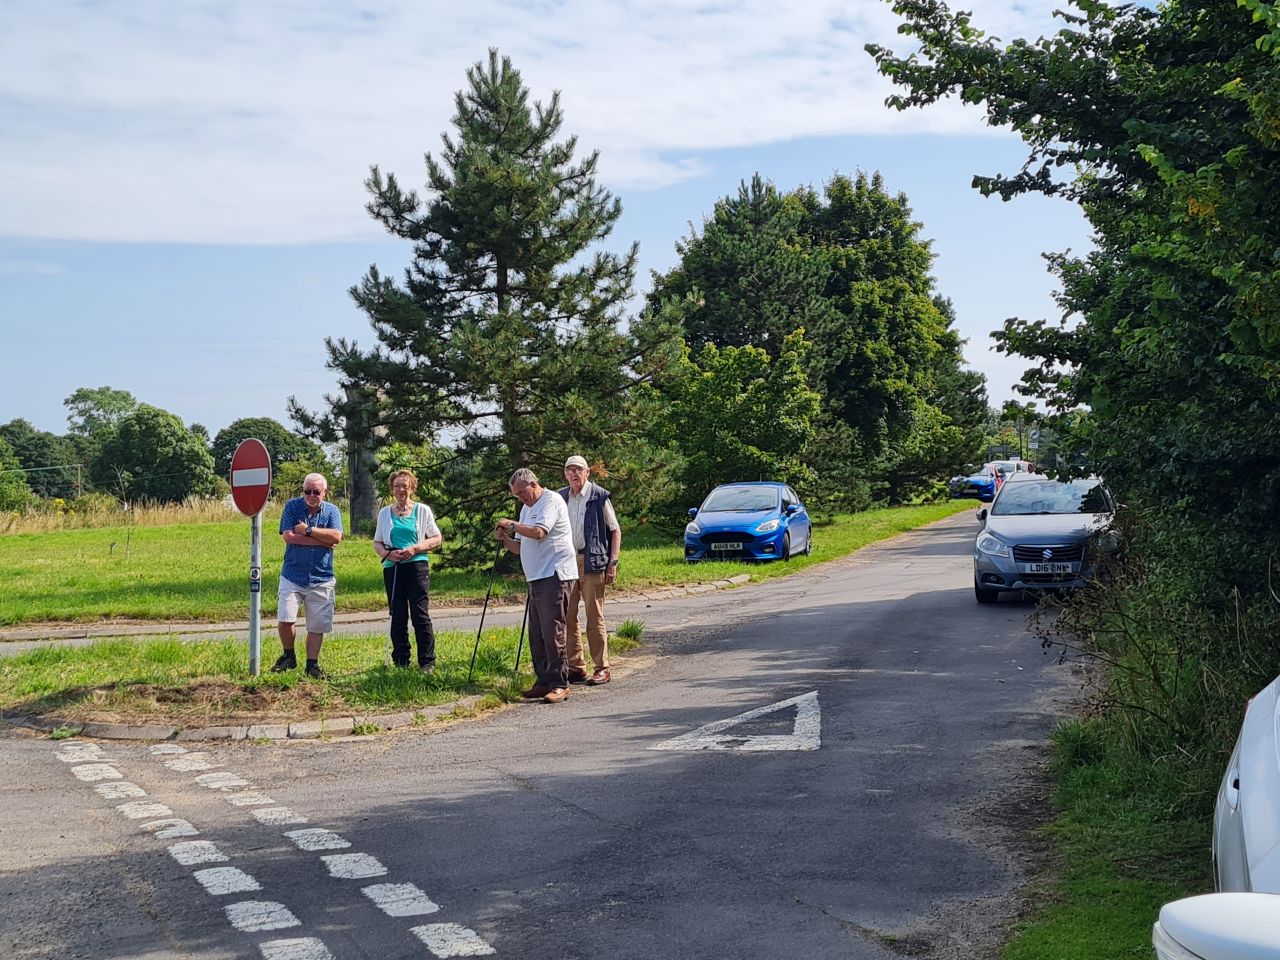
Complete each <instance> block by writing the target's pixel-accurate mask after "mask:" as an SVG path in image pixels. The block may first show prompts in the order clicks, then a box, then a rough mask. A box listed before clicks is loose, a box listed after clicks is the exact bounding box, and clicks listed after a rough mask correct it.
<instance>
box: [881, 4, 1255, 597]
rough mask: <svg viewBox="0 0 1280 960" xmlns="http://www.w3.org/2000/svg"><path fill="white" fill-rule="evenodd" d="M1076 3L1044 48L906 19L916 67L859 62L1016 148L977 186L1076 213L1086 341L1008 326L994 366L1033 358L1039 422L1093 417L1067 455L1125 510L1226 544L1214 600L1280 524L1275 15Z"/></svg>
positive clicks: (908, 14) (947, 22)
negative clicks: (1205, 527)
mask: <svg viewBox="0 0 1280 960" xmlns="http://www.w3.org/2000/svg"><path fill="white" fill-rule="evenodd" d="M1079 6H1080V10H1081V11H1082V13H1081V14H1079V15H1074V14H1073V15H1067V14H1063V15H1062V17H1063V20H1064V27H1063V29H1062V30H1061V31H1059V32H1058V33H1056V34H1055V35H1054V36H1052V37H1051V38H1047V39H1041V40H1038V41H1034V42H1032V41H1026V40H1015V41H1013V42H1012V43H1009V44H1003V43H1000V42H997V41H996V40H994V39H992V38H988V37H986V36H984V35H983V34H982V32H981V31H980V30H979V29H978V28H977V27H976V26H975V25H974V24H973V23H972V21H971V18H970V17H969V16H967V15H965V14H958V13H952V12H951V11H949V10H948V9H947V8H946V6H945V5H944V4H941V3H939V2H936V0H911V2H902V3H898V4H895V10H897V11H898V12H899V13H900V14H902V15H903V16H904V17H905V18H906V25H905V27H904V30H905V32H907V33H908V34H910V35H911V36H913V37H914V38H915V39H916V40H917V41H919V43H920V44H921V49H920V51H919V53H917V54H913V55H912V56H910V57H896V56H894V55H892V54H891V53H889V52H888V51H885V50H883V49H880V48H876V47H873V48H871V49H872V52H873V53H874V54H875V55H876V56H877V58H878V60H879V61H880V64H881V69H882V70H883V71H884V72H885V73H886V74H888V75H889V76H890V77H891V78H893V79H894V80H895V81H897V82H898V83H900V84H902V85H904V86H905V87H907V88H908V90H907V92H906V93H904V94H903V95H902V96H900V97H896V98H894V99H893V101H892V102H893V103H894V104H895V105H897V106H900V107H908V106H914V105H923V104H927V103H931V102H933V101H935V100H937V99H939V98H941V97H943V96H946V95H948V94H950V93H952V92H957V91H958V92H959V93H960V95H961V96H962V97H963V99H965V100H966V101H969V102H973V103H982V104H984V105H985V107H986V109H987V112H988V116H989V118H990V121H991V122H992V123H994V124H998V125H1007V126H1011V127H1012V128H1013V129H1014V130H1016V131H1018V132H1019V133H1020V134H1021V135H1022V137H1023V139H1024V140H1025V141H1026V142H1027V144H1028V145H1029V148H1030V152H1029V155H1028V158H1027V161H1026V163H1025V164H1024V165H1023V167H1022V169H1021V170H1019V171H1018V172H1017V173H1015V174H1013V175H1003V174H995V175H988V176H980V177H976V178H975V185H976V186H978V187H979V188H980V189H982V190H983V191H985V192H987V193H997V194H1000V195H1001V196H1003V197H1005V198H1009V197H1013V196H1017V195H1019V194H1023V193H1030V192H1038V193H1043V194H1047V195H1054V196H1062V197H1065V198H1068V199H1071V200H1074V201H1076V202H1078V203H1080V204H1081V206H1082V208H1083V209H1084V211H1085V212H1086V214H1087V216H1088V217H1089V220H1090V223H1091V224H1092V226H1093V228H1094V239H1095V242H1096V244H1097V249H1096V250H1095V251H1093V252H1091V253H1090V254H1088V255H1087V256H1084V257H1072V256H1069V255H1065V254H1064V255H1055V256H1053V257H1051V258H1050V262H1051V264H1052V265H1053V267H1054V269H1055V270H1056V271H1057V274H1058V276H1059V278H1060V280H1061V282H1062V292H1061V294H1060V297H1059V302H1060V304H1061V306H1062V308H1063V312H1064V315H1069V314H1077V315H1079V316H1080V317H1081V322H1080V323H1078V324H1076V325H1074V326H1071V325H1067V324H1065V323H1061V324H1050V323H1046V322H1045V321H1042V320H1029V321H1027V320H1015V321H1011V322H1010V323H1008V324H1007V325H1006V327H1005V330H1004V331H1003V332H1002V334H1001V342H1002V344H1003V347H1004V349H1006V350H1008V351H1009V352H1012V353H1016V354H1020V355H1022V356H1026V357H1028V358H1031V359H1032V360H1033V361H1035V363H1036V366H1035V367H1033V368H1032V369H1031V370H1029V371H1028V372H1027V374H1026V376H1025V377H1024V385H1025V389H1026V391H1027V392H1028V393H1029V394H1030V395H1032V396H1038V397H1040V398H1042V399H1043V400H1044V401H1045V402H1046V403H1047V404H1048V406H1049V409H1050V412H1054V413H1057V414H1060V415H1061V414H1065V413H1067V412H1070V411H1073V410H1075V409H1077V408H1078V407H1082V406H1087V407H1089V408H1090V409H1091V411H1092V413H1091V415H1090V416H1089V417H1087V418H1080V419H1079V420H1078V422H1077V430H1078V431H1079V432H1078V433H1077V434H1076V436H1075V438H1074V440H1073V441H1071V442H1074V443H1079V444H1082V445H1083V446H1084V447H1085V448H1086V449H1087V452H1088V453H1089V455H1090V461H1091V463H1092V464H1093V465H1094V466H1096V467H1097V468H1099V469H1101V470H1103V471H1105V472H1106V474H1107V475H1108V476H1109V477H1110V479H1111V482H1112V483H1113V484H1115V485H1116V486H1117V487H1119V488H1121V489H1122V490H1123V491H1124V493H1125V496H1126V497H1127V498H1130V499H1135V501H1136V502H1142V503H1145V504H1149V505H1150V506H1152V507H1155V508H1159V509H1162V510H1166V511H1170V513H1169V516H1182V515H1186V512H1187V511H1193V512H1194V513H1195V514H1197V515H1198V516H1200V517H1202V518H1206V519H1210V521H1211V523H1214V524H1219V525H1224V526H1223V527H1222V529H1223V531H1224V532H1225V533H1227V535H1228V536H1231V537H1233V538H1236V540H1237V543H1238V544H1239V546H1240V547H1241V549H1238V550H1236V551H1234V552H1233V557H1232V561H1231V563H1229V564H1228V565H1227V567H1226V568H1223V569H1219V570H1217V571H1216V572H1215V573H1213V574H1211V576H1212V578H1213V580H1215V581H1217V583H1218V585H1219V587H1221V586H1222V585H1223V584H1224V583H1232V582H1235V583H1240V584H1241V585H1242V587H1245V589H1248V590H1256V589H1261V588H1262V586H1263V585H1264V584H1265V583H1266V577H1265V576H1262V575H1260V572H1261V571H1260V569H1259V564H1260V563H1262V562H1263V561H1264V560H1265V557H1266V555H1267V554H1268V553H1270V552H1271V550H1272V549H1273V544H1274V537H1273V536H1272V535H1271V532H1272V531H1274V530H1275V529H1276V528H1277V526H1280V498H1277V497H1276V496H1275V491H1276V490H1277V489H1280V431H1278V430H1277V429H1276V426H1277V421H1276V413H1275V411H1276V409H1277V406H1280V378H1278V377H1277V376H1276V374H1277V373H1278V372H1280V366H1278V364H1280V360H1278V357H1280V300H1278V299H1277V296H1276V284H1277V283H1278V282H1280V281H1278V280H1277V278H1278V277H1280V271H1277V269H1276V264H1275V250H1276V249H1280V190H1278V189H1277V184H1278V183H1280V133H1277V130H1278V129H1280V126H1278V124H1277V117H1280V80H1278V79H1277V78H1280V61H1278V56H1280V53H1278V51H1277V50H1276V47H1275V45H1274V38H1275V36H1276V28H1275V26H1274V25H1273V24H1271V25H1269V22H1268V20H1267V18H1266V16H1264V15H1263V14H1265V13H1266V12H1267V11H1273V10H1274V9H1275V8H1274V5H1272V4H1266V3H1259V2H1253V0H1249V2H1245V3H1242V4H1239V5H1237V4H1235V3H1223V2H1208V0H1171V2H1169V3H1165V4H1162V5H1161V6H1160V8H1159V9H1158V10H1153V9H1147V8H1144V7H1140V6H1136V5H1129V6H1122V7H1111V6H1108V5H1106V4H1103V3H1098V2H1089V3H1083V4H1080V5H1079ZM1254 14H1259V15H1258V16H1257V17H1255V16H1254ZM1059 426H1063V427H1064V429H1065V426H1066V425H1065V424H1059ZM1263 531H1266V533H1265V534H1264V535H1262V536H1259V534H1260V533H1261V532H1263ZM1245 571H1251V572H1250V573H1245ZM1246 584H1247V586H1246Z"/></svg>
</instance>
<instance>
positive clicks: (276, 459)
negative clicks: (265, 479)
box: [210, 417, 324, 477]
mask: <svg viewBox="0 0 1280 960" xmlns="http://www.w3.org/2000/svg"><path fill="white" fill-rule="evenodd" d="M250 437H253V438H256V439H258V440H261V441H262V442H263V443H264V444H265V445H266V447H267V453H269V454H270V455H271V469H272V471H273V472H279V470H280V465H281V464H282V463H284V462H285V461H288V460H303V461H306V462H307V463H312V462H315V461H323V460H324V451H323V450H321V449H320V447H319V446H318V445H317V444H316V443H315V442H314V441H311V440H308V439H307V438H306V437H302V436H299V435H298V434H296V433H294V432H293V431H291V430H289V429H287V428H286V427H285V426H284V424H282V423H280V422H279V421H277V420H273V419H271V418H270V417H241V418H240V419H239V420H233V421H232V422H231V423H229V424H227V425H226V426H225V427H223V428H222V429H221V430H219V431H218V435H217V436H216V437H214V438H213V444H212V446H211V448H210V453H212V454H213V469H214V472H215V473H217V474H218V476H220V477H223V476H226V475H227V471H229V470H230V469H231V455H232V454H233V453H235V452H236V447H238V446H239V445H240V442H241V441H243V440H248V439H249V438H250Z"/></svg>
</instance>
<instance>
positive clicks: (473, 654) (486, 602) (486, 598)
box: [467, 547, 507, 683]
mask: <svg viewBox="0 0 1280 960" xmlns="http://www.w3.org/2000/svg"><path fill="white" fill-rule="evenodd" d="M506 552H507V548H506V547H499V548H498V555H497V557H495V558H494V561H493V569H492V570H491V571H489V589H488V590H487V591H485V595H484V606H483V607H481V608H480V626H479V627H477V628H476V645H475V647H474V649H472V651H471V666H470V667H468V668H467V683H470V682H471V676H472V674H474V673H475V670H476V654H477V653H479V652H480V634H481V633H483V632H484V615H485V614H486V613H488V612H489V598H490V597H492V596H493V581H494V579H496V578H497V576H498V564H499V563H500V562H501V561H502V555H503V554H504V553H506Z"/></svg>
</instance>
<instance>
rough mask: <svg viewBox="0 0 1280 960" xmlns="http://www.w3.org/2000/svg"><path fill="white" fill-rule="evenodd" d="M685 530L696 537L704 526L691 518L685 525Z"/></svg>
mask: <svg viewBox="0 0 1280 960" xmlns="http://www.w3.org/2000/svg"><path fill="white" fill-rule="evenodd" d="M684 532H685V533H691V534H693V535H694V536H695V537H696V536H697V535H698V534H700V533H701V532H702V528H701V527H700V526H698V525H697V524H696V523H694V522H693V521H692V520H690V521H689V522H688V523H686V524H685V525H684Z"/></svg>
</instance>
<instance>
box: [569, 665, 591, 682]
mask: <svg viewBox="0 0 1280 960" xmlns="http://www.w3.org/2000/svg"><path fill="white" fill-rule="evenodd" d="M567 677H568V680H569V682H570V683H586V682H587V671H585V670H574V669H573V668H572V667H570V668H569V671H568V673H567Z"/></svg>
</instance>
